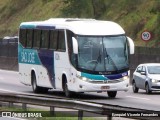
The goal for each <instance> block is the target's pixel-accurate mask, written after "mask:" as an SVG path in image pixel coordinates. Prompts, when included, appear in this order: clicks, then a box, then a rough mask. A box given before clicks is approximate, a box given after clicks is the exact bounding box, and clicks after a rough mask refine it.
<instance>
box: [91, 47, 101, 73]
mask: <svg viewBox="0 0 160 120" xmlns="http://www.w3.org/2000/svg"><path fill="white" fill-rule="evenodd" d="M96 61H97V62H96V64H95V66H94V68H93V71H95V69H96V67H97V65H98V61H100V62H101V53H100V49H99V54H98V57H97V59H96Z"/></svg>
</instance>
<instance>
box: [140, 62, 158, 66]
mask: <svg viewBox="0 0 160 120" xmlns="http://www.w3.org/2000/svg"><path fill="white" fill-rule="evenodd" d="M138 66H160V63H143V64H140V65H138Z"/></svg>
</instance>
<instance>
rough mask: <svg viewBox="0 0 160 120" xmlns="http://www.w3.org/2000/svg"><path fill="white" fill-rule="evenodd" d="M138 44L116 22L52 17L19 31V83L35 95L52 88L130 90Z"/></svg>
mask: <svg viewBox="0 0 160 120" xmlns="http://www.w3.org/2000/svg"><path fill="white" fill-rule="evenodd" d="M133 53H134V43H133V41H132V40H131V39H130V38H129V37H126V35H125V32H124V30H123V29H122V28H121V27H120V26H119V25H118V24H117V23H114V22H111V21H100V20H95V19H78V18H76V19H71V18H52V19H49V20H46V21H35V22H23V23H21V24H20V27H19V44H18V62H19V76H20V81H21V82H22V83H23V84H25V85H31V86H32V88H33V91H34V92H35V93H38V92H47V91H48V89H59V90H63V91H64V93H65V95H66V96H67V97H70V96H71V95H72V93H73V92H79V93H84V92H106V93H108V96H109V97H113V98H114V97H115V96H116V94H117V91H127V90H128V87H129V75H130V73H129V55H130V54H133Z"/></svg>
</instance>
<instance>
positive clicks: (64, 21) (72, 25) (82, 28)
mask: <svg viewBox="0 0 160 120" xmlns="http://www.w3.org/2000/svg"><path fill="white" fill-rule="evenodd" d="M20 28H22V29H23V28H28V29H29V28H39V29H40V28H43V29H68V30H71V31H72V32H73V33H75V34H79V35H120V34H125V32H124V30H123V29H122V27H121V26H120V25H118V24H117V23H115V22H112V21H102V20H95V19H78V18H75V19H73V18H51V19H49V20H45V21H35V22H34V21H33V22H23V23H21V25H20Z"/></svg>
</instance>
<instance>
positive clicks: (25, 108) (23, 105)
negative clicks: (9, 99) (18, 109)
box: [22, 103, 27, 111]
mask: <svg viewBox="0 0 160 120" xmlns="http://www.w3.org/2000/svg"><path fill="white" fill-rule="evenodd" d="M22 109H23V110H24V111H26V110H27V104H26V103H22Z"/></svg>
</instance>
